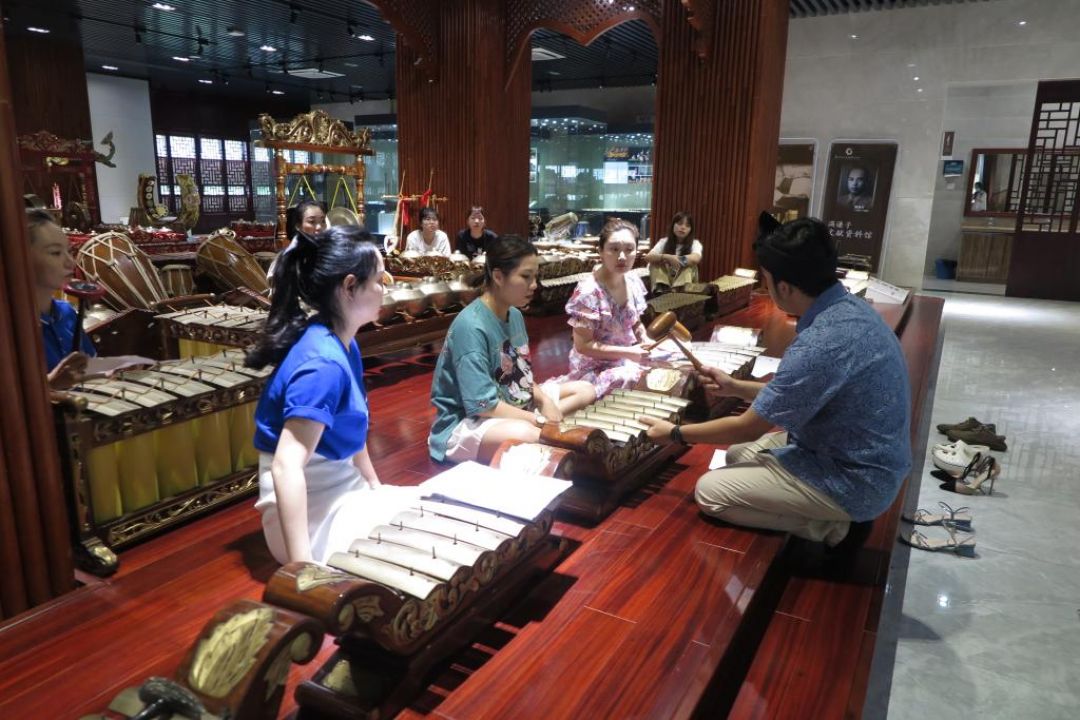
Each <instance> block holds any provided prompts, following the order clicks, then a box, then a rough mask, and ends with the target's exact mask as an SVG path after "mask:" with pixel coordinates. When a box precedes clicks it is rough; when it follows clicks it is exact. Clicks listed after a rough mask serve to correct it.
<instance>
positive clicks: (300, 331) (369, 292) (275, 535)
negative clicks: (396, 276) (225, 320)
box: [246, 226, 385, 563]
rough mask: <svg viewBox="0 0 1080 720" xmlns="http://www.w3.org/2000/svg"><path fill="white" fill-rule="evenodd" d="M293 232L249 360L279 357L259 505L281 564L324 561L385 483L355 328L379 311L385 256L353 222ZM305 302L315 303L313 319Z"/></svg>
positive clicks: (265, 416)
mask: <svg viewBox="0 0 1080 720" xmlns="http://www.w3.org/2000/svg"><path fill="white" fill-rule="evenodd" d="M297 239H298V242H297V245H296V247H295V248H294V249H293V250H292V251H291V252H289V253H286V254H284V255H283V256H282V258H281V260H280V262H278V264H277V266H276V268H275V271H274V296H273V302H272V305H271V306H270V314H269V317H268V318H267V321H266V328H265V330H264V332H263V334H262V336H261V337H260V338H259V341H258V342H257V344H256V345H255V347H254V348H252V349H251V350H250V351H249V352H248V355H247V361H246V362H247V365H248V366H250V367H255V368H261V367H263V366H265V365H269V364H276V365H277V368H276V369H275V370H274V374H273V375H271V376H270V380H269V382H268V383H267V385H266V388H265V389H264V390H263V393H262V396H261V397H260V398H259V403H258V405H257V406H256V409H255V448H256V449H257V450H258V451H259V500H258V502H256V503H255V509H256V510H258V511H259V512H260V513H261V514H262V522H263V532H264V534H265V536H266V542H267V544H268V545H269V547H270V552H271V553H272V554H273V556H274V557H275V558H276V559H277V560H278V561H279V562H282V563H285V562H294V561H299V560H307V561H312V560H313V561H316V562H325V561H326V559H327V558H328V557H329V555H330V554H331V553H332V552H334V551H336V550H342V549H345V548H347V547H348V544H347V538H349V537H355V527H347V526H354V525H355V523H354V522H350V521H349V513H350V512H351V511H352V510H353V509H355V508H356V507H358V506H362V505H363V504H364V502H363V494H365V491H367V490H368V489H370V488H374V487H377V486H378V485H379V477H378V475H377V474H376V473H375V468H374V467H373V466H372V464H371V457H370V455H369V454H368V448H367V431H368V406H367V393H366V392H365V390H364V377H363V373H364V369H363V365H362V362H361V359H360V348H359V347H358V346H357V344H356V331H357V330H359V329H360V327H361V326H363V325H366V324H367V323H369V322H372V321H373V320H375V318H376V317H378V314H379V307H380V305H381V304H382V297H383V291H384V285H385V282H384V271H383V261H382V256H381V255H380V253H379V250H378V248H376V247H375V245H374V244H373V242H372V240H371V235H370V234H368V233H367V231H365V230H363V229H361V228H357V227H353V226H340V227H332V228H330V229H328V230H326V231H325V232H322V233H319V234H318V235H316V236H315V237H314V238H311V237H308V236H306V235H304V234H298V235H297ZM301 301H303V302H304V303H305V304H306V305H307V306H308V307H310V308H312V309H313V310H314V311H315V313H314V315H312V316H311V317H310V318H309V316H308V314H307V312H305V310H304V309H303V307H302V306H301V304H300V303H301ZM335 527H336V528H337V531H336V533H335ZM343 532H344V533H346V535H344V536H342V535H341V533H343ZM350 533H351V535H350ZM343 540H345V546H344V548H343V547H341V546H340V544H341V542H342V541H343Z"/></svg>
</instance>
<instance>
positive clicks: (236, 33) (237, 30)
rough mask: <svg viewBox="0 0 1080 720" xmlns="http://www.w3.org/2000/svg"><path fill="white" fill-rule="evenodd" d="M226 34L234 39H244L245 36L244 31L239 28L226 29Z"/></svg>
mask: <svg viewBox="0 0 1080 720" xmlns="http://www.w3.org/2000/svg"><path fill="white" fill-rule="evenodd" d="M225 32H226V33H228V34H229V35H232V36H233V37H244V34H245V33H244V31H243V30H241V29H240V28H238V27H231V28H226V30H225Z"/></svg>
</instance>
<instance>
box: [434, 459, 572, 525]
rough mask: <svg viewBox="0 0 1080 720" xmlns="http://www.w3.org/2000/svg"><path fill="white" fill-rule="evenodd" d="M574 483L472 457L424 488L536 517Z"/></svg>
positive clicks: (440, 496) (446, 497)
mask: <svg viewBox="0 0 1080 720" xmlns="http://www.w3.org/2000/svg"><path fill="white" fill-rule="evenodd" d="M571 484H572V483H571V482H570V481H569V480H559V479H557V478H553V477H547V476H545V475H525V474H523V473H515V472H510V471H507V470H501V469H498V468H492V467H488V466H487V465H481V464H480V463H478V462H473V461H471V460H470V461H468V462H463V463H461V464H459V465H455V466H454V467H452V468H450V469H449V470H444V471H443V472H441V473H439V474H438V475H436V476H434V477H432V478H430V479H428V480H425V481H424V482H422V483H421V484H420V491H421V493H422V494H423V496H424V497H430V498H432V499H434V500H445V501H449V502H457V503H463V504H465V505H472V506H474V507H478V508H485V509H487V510H491V511H493V512H498V513H502V514H504V515H510V516H512V517H516V518H521V519H522V520H529V521H532V520H535V519H536V517H537V516H538V515H540V513H542V512H543V511H544V510H546V509H547V508H548V507H549V506H550V505H551V504H552V503H553V502H554V501H555V500H556V499H557V498H558V497H559V496H560V495H562V494H563V493H564V492H565V491H566V490H567V489H569V488H570V486H571Z"/></svg>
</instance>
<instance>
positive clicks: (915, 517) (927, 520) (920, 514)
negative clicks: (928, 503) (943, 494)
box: [901, 502, 974, 532]
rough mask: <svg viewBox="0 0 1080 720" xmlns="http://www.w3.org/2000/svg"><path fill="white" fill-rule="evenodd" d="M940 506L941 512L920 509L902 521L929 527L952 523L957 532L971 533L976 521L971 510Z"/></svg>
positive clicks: (946, 505)
mask: <svg viewBox="0 0 1080 720" xmlns="http://www.w3.org/2000/svg"><path fill="white" fill-rule="evenodd" d="M938 506H939V507H940V508H941V512H932V511H930V510H923V509H922V508H919V509H918V510H916V511H915V512H913V513H904V514H903V515H902V516H901V519H903V521H904V522H909V523H911V524H912V525H924V526H927V527H932V526H935V525H944V524H945V523H952V524H953V525H955V526H956V529H957V530H962V531H964V532H971V524H972V522H974V521H973V520H972V517H971V513H969V512H968V510H969V508H966V507H961V508H956V509H955V510H954V509H953V508H952V506H950V505H949V504H948V503H945V502H939V503H938Z"/></svg>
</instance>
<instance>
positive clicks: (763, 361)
mask: <svg viewBox="0 0 1080 720" xmlns="http://www.w3.org/2000/svg"><path fill="white" fill-rule="evenodd" d="M779 367H780V358H776V357H769V356H768V355H758V356H757V360H755V361H754V369H753V370H751V371H750V374H751V375H753V376H754V377H756V378H763V377H765V376H766V375H771V374H773V373H774V372H776V371H777V369H779Z"/></svg>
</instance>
